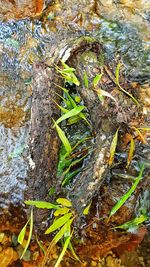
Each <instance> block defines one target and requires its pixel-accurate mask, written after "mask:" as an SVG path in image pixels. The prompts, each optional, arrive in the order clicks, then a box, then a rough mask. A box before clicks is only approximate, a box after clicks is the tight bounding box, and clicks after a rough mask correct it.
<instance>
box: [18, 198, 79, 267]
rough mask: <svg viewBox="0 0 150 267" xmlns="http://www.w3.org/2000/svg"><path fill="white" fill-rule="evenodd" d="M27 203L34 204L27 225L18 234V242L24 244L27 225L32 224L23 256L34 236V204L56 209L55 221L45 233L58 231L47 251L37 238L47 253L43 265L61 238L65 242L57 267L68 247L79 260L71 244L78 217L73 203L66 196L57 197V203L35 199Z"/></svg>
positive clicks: (39, 206) (39, 243)
mask: <svg viewBox="0 0 150 267" xmlns="http://www.w3.org/2000/svg"><path fill="white" fill-rule="evenodd" d="M25 204H26V205H32V208H31V215H30V218H29V220H28V221H27V223H26V224H25V226H24V227H23V228H22V230H21V232H20V234H19V236H18V243H20V244H21V245H23V242H25V234H26V231H27V226H28V224H30V227H29V235H28V239H27V241H26V245H25V248H24V250H23V253H22V256H21V258H22V257H23V256H24V254H25V252H26V250H27V248H28V246H29V244H30V241H31V236H32V232H33V206H35V207H36V208H40V209H50V210H51V209H53V210H55V212H54V221H53V223H52V224H51V225H50V226H49V227H48V228H47V230H46V231H45V234H46V235H47V234H51V233H55V232H56V231H57V232H56V234H55V236H54V238H53V239H52V241H51V243H50V245H49V247H48V249H47V251H45V249H44V247H43V246H42V244H41V242H40V241H39V240H38V239H37V238H36V239H37V243H38V245H39V246H40V248H41V249H42V250H43V252H44V254H45V256H44V260H43V264H44V265H43V266H45V264H46V262H47V260H48V256H49V254H50V252H51V250H52V248H53V247H54V246H55V245H56V244H57V243H58V242H59V241H60V240H61V241H62V242H63V249H62V252H61V254H60V256H59V257H58V259H57V262H56V264H55V267H56V266H58V264H59V263H60V261H61V260H62V257H63V256H64V254H65V252H66V250H67V248H69V249H70V251H71V252H72V254H73V257H74V258H75V259H76V260H79V258H78V256H77V255H76V253H75V251H74V249H73V247H72V244H71V237H72V233H73V232H72V230H71V227H72V223H73V221H74V219H75V217H76V216H75V212H74V210H73V208H72V203H71V202H70V201H69V200H68V199H66V198H58V199H56V204H53V203H50V202H45V201H34V200H28V201H25Z"/></svg>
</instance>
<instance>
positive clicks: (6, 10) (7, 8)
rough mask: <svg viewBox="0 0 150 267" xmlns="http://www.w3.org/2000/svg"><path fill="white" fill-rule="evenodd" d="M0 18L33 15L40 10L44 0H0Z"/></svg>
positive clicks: (17, 17)
mask: <svg viewBox="0 0 150 267" xmlns="http://www.w3.org/2000/svg"><path fill="white" fill-rule="evenodd" d="M0 6H1V10H0V20H9V19H20V18H25V17H33V16H35V15H38V14H40V13H41V12H42V9H43V6H44V0H32V1H29V0H23V1H17V0H4V1H3V0H1V1H0Z"/></svg>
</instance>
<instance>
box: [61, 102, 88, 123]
mask: <svg viewBox="0 0 150 267" xmlns="http://www.w3.org/2000/svg"><path fill="white" fill-rule="evenodd" d="M84 108H85V106H79V107H75V108H73V109H72V110H70V111H68V112H67V113H65V114H63V115H62V116H61V117H60V118H59V119H58V120H57V121H56V123H57V124H58V123H60V122H62V121H64V120H67V119H69V118H71V117H74V116H76V115H78V114H79V113H80V112H81V111H82V110H83V109H84Z"/></svg>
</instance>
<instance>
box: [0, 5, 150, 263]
mask: <svg viewBox="0 0 150 267" xmlns="http://www.w3.org/2000/svg"><path fill="white" fill-rule="evenodd" d="M64 2H65V1H62V4H61V3H60V2H59V1H56V4H55V5H52V6H50V7H49V8H48V9H47V10H46V11H45V14H44V15H43V16H42V18H41V20H37V19H32V20H31V19H22V20H20V21H10V22H0V69H1V70H0V179H1V186H0V207H1V208H5V207H8V206H9V204H10V203H13V204H16V203H20V204H21V203H22V202H23V200H24V190H25V189H27V183H26V179H27V178H28V177H27V172H28V169H29V162H28V156H29V155H28V144H29V138H30V136H29V131H30V115H31V106H32V104H31V98H32V86H33V81H32V77H33V74H32V66H33V64H34V63H35V62H38V61H45V59H46V58H48V57H49V54H50V50H55V49H56V47H57V45H59V44H60V43H61V41H63V42H64V44H65V43H66V42H67V43H68V42H69V40H71V39H72V38H76V37H78V36H85V35H86V36H92V37H95V38H97V39H98V40H99V41H100V43H102V44H103V46H104V56H105V57H106V59H107V60H108V61H110V60H112V61H113V60H116V59H117V60H118V59H121V60H122V61H123V62H124V64H125V65H124V74H125V75H126V77H127V79H129V80H132V81H138V82H139V83H140V84H147V85H148V83H149V82H150V39H149V38H150V36H149V34H150V33H149V30H148V25H149V21H148V16H149V15H148V14H149V13H148V9H147V10H145V9H143V11H142V14H145V18H146V19H145V22H144V21H143V19H142V23H143V24H142V25H140V19H139V17H140V16H138V19H137V25H136V23H135V21H134V20H133V16H131V21H129V15H128V14H130V13H129V11H128V13H127V16H126V17H127V19H123V18H122V17H121V15H120V14H121V11H120V10H121V9H119V12H118V13H117V14H116V13H115V12H116V9H115V8H116V7H115V6H114V5H113V8H112V9H110V13H109V14H110V16H109V17H108V14H106V13H107V10H108V6H107V5H106V7H104V8H103V9H102V12H101V14H102V15H101V16H99V13H98V12H99V10H100V9H96V8H95V9H94V4H93V2H94V1H87V3H86V1H79V3H78V5H77V4H76V1H67V3H64ZM99 2H102V1H99ZM67 4H68V9H67V10H66V9H65V7H66V5H67ZM61 5H62V6H61ZM125 8H126V6H125ZM89 10H90V12H89ZM126 10H127V8H126ZM139 10H140V9H138V11H139ZM81 11H82V12H81ZM139 12H141V11H139ZM143 12H144V13H143ZM120 18H121V19H120ZM134 18H135V17H134ZM111 19H112V20H111ZM133 21H134V23H133ZM140 149H141V147H139V150H138V151H139V157H140V158H142V157H143V156H142V154H143V153H144V155H145V157H146V160H148V159H147V158H148V157H149V151H148V150H147V148H146V147H145V148H142V150H140ZM146 155H147V156H146ZM133 164H134V162H133ZM145 266H146V265H145Z"/></svg>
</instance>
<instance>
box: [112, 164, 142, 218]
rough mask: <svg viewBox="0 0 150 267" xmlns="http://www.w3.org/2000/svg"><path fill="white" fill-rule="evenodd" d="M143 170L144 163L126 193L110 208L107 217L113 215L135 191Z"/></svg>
mask: <svg viewBox="0 0 150 267" xmlns="http://www.w3.org/2000/svg"><path fill="white" fill-rule="evenodd" d="M143 171H144V164H143V165H142V167H141V170H140V172H139V175H138V177H137V178H136V179H135V181H134V183H133V184H132V186H131V188H130V189H129V190H128V191H127V193H126V194H124V195H123V196H122V197H121V198H120V199H119V201H118V202H117V203H116V205H115V206H114V207H113V208H112V210H111V212H110V215H109V218H110V217H111V216H112V215H114V214H115V213H116V212H117V211H118V210H119V209H120V208H121V207H122V205H123V204H124V203H125V202H126V201H127V200H128V198H129V197H130V196H131V195H132V193H133V192H134V191H135V189H136V187H137V185H138V184H139V182H140V180H141V178H142V175H143Z"/></svg>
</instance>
